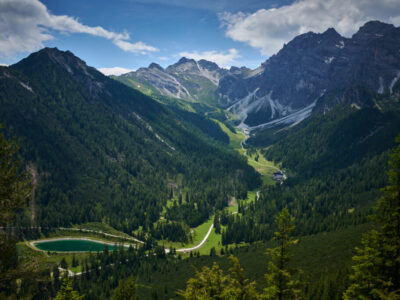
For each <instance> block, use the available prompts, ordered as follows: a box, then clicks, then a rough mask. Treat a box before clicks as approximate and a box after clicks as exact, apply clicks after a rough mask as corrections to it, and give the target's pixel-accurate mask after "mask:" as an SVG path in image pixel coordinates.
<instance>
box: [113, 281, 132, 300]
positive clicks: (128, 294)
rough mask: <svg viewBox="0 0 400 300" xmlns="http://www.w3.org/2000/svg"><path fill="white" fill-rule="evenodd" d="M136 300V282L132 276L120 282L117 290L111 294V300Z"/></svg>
mask: <svg viewBox="0 0 400 300" xmlns="http://www.w3.org/2000/svg"><path fill="white" fill-rule="evenodd" d="M135 299H136V280H135V278H134V277H133V276H130V277H128V278H127V279H125V280H120V282H119V284H118V286H117V288H116V289H115V290H114V293H113V294H112V297H111V300H135Z"/></svg>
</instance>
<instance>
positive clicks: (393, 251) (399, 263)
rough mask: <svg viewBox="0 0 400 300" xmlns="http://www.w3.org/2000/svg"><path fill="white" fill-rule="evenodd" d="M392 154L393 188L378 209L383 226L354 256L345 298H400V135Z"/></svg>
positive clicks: (387, 190)
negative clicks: (349, 283)
mask: <svg viewBox="0 0 400 300" xmlns="http://www.w3.org/2000/svg"><path fill="white" fill-rule="evenodd" d="M396 142H397V143H398V144H399V145H398V146H397V147H396V148H394V149H393V153H392V154H391V155H390V161H389V163H390V165H391V170H390V171H389V172H388V175H389V185H388V186H387V187H385V188H384V189H383V192H384V195H383V197H382V198H380V199H379V201H378V204H377V206H376V207H375V214H374V216H373V218H374V219H375V221H376V222H377V224H378V225H379V228H378V230H371V231H369V232H368V233H366V234H365V235H364V236H363V238H362V241H361V243H362V247H361V248H356V251H357V255H356V256H354V257H353V261H354V263H355V264H354V266H353V271H354V272H353V274H352V275H351V276H350V280H351V281H352V283H351V285H350V286H349V288H348V289H347V291H346V292H345V293H344V295H343V296H344V299H400V135H399V136H398V137H397V139H396Z"/></svg>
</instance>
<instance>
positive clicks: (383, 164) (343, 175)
mask: <svg viewBox="0 0 400 300" xmlns="http://www.w3.org/2000/svg"><path fill="white" fill-rule="evenodd" d="M397 89H398V85H397ZM374 102H375V103H376V105H374V106H370V107H365V108H361V109H360V108H359V107H355V106H354V105H344V104H343V105H338V106H335V107H334V108H332V109H331V110H323V107H324V103H321V104H320V107H317V109H316V111H315V112H314V114H313V115H312V116H311V117H310V118H308V119H307V120H305V121H303V122H302V123H300V124H299V125H297V126H296V127H293V128H291V129H289V130H287V132H286V133H285V135H284V137H281V139H280V140H278V141H277V142H276V143H274V144H273V145H271V146H269V147H267V148H265V149H264V150H263V151H262V154H263V155H264V156H265V157H266V158H267V159H269V160H273V161H279V162H281V163H282V169H283V170H285V173H286V174H287V176H288V179H287V180H286V181H284V182H283V183H282V184H277V185H276V186H263V188H262V189H261V196H260V200H259V201H257V202H255V203H252V204H250V205H245V204H243V205H241V206H240V207H239V209H240V211H241V213H242V215H243V216H242V217H239V216H230V217H229V218H225V219H224V222H225V223H224V225H227V229H226V231H225V232H223V238H222V242H223V243H224V244H229V243H232V242H236V243H238V242H241V241H246V242H253V241H257V240H266V241H267V240H269V239H270V238H271V234H272V232H271V225H272V223H271V220H272V217H273V216H274V215H276V214H277V212H279V211H280V210H281V209H282V208H283V207H288V208H289V209H290V211H291V213H292V214H293V215H294V216H295V219H296V231H295V233H296V234H297V235H309V234H314V233H317V232H324V231H333V230H336V229H340V228H344V227H346V226H348V225H355V224H360V223H364V222H367V218H366V216H367V215H368V214H369V213H370V212H371V207H372V203H374V201H375V200H376V199H377V197H378V196H379V195H380V189H381V188H382V187H383V186H385V184H386V183H387V182H386V180H387V179H386V176H385V174H386V172H387V167H388V164H387V153H388V151H389V150H390V149H391V148H392V147H393V146H394V140H395V137H396V135H397V134H398V133H399V128H400V113H399V108H400V103H399V92H398V90H396V91H395V92H394V94H389V93H387V94H385V95H376V96H375V98H374ZM319 108H321V110H319ZM260 134H263V133H262V132H261V133H260ZM267 134H268V133H267ZM278 134H279V133H278ZM255 139H257V136H256V137H255Z"/></svg>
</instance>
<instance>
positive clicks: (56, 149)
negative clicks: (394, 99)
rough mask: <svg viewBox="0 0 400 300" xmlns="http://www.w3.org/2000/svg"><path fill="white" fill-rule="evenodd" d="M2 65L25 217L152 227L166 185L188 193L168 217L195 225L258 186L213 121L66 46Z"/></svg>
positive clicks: (2, 97) (51, 223)
mask: <svg viewBox="0 0 400 300" xmlns="http://www.w3.org/2000/svg"><path fill="white" fill-rule="evenodd" d="M1 72H2V74H3V75H2V77H1V80H0V90H1V93H0V101H1V111H0V118H1V119H2V120H3V121H4V122H5V124H6V134H7V135H8V136H16V137H18V140H19V141H20V143H21V144H23V145H24V147H23V148H22V153H21V154H22V156H23V157H24V160H25V162H26V165H27V166H28V167H29V169H30V170H31V173H33V174H34V176H35V178H36V181H37V185H38V186H37V188H36V189H35V191H36V192H35V198H34V201H35V203H34V205H33V204H31V208H32V207H34V208H35V213H34V214H35V216H34V220H28V221H29V222H31V221H33V222H34V224H38V225H39V224H40V226H42V227H58V226H68V225H71V224H77V223H84V222H90V221H98V222H102V221H103V222H106V223H107V224H109V225H111V226H113V227H114V228H117V229H120V230H123V231H125V232H127V233H131V232H132V230H135V229H137V228H138V227H139V226H143V227H144V228H147V229H149V230H150V229H151V226H152V224H153V223H154V222H155V221H157V220H158V219H159V217H160V212H161V211H162V208H163V207H164V206H165V205H166V202H167V200H168V199H169V197H170V194H171V191H170V188H169V186H168V183H172V184H173V185H174V186H175V185H177V186H178V188H179V189H180V190H181V189H185V190H187V191H188V192H187V194H188V197H187V198H188V199H187V202H186V204H185V205H183V206H181V207H179V209H178V211H179V212H178V213H177V214H176V215H175V216H174V219H175V220H177V221H184V222H185V223H186V224H188V225H190V226H195V225H197V224H200V223H202V222H203V221H204V220H205V219H207V218H208V217H209V214H210V213H212V210H213V207H221V208H222V207H224V206H226V205H227V201H228V195H232V196H238V197H244V196H245V195H246V191H247V190H248V189H252V188H254V187H255V186H257V185H258V184H259V178H258V175H257V174H256V173H255V172H254V170H253V169H252V168H250V167H249V166H247V164H246V161H245V159H243V157H240V156H239V155H238V154H237V153H235V152H233V151H231V150H229V149H226V147H224V146H223V144H224V143H225V142H226V138H227V136H226V135H225V134H224V133H223V132H222V131H221V130H220V129H219V128H218V130H217V129H216V126H217V125H216V124H215V123H214V122H212V121H209V120H207V119H205V118H204V117H201V116H199V115H194V114H192V115H189V114H188V113H186V112H182V113H179V114H178V113H173V112H171V111H170V110H169V109H168V108H166V107H165V106H163V105H160V104H159V103H157V102H155V101H154V100H152V99H151V98H149V97H147V96H145V95H143V94H141V93H140V92H137V91H135V90H133V89H130V88H128V87H126V86H124V85H123V84H120V83H118V82H116V81H114V80H112V79H109V78H107V77H105V76H104V75H102V74H101V73H99V72H98V71H96V70H95V69H93V68H90V67H87V66H86V65H85V64H84V62H82V61H81V60H79V59H78V58H76V57H74V56H73V54H72V53H70V52H60V51H58V50H56V49H44V50H42V51H40V52H38V53H35V54H32V55H31V56H29V57H28V58H27V59H24V60H22V61H21V62H20V63H18V64H16V65H14V66H12V67H10V68H2V69H1ZM21 82H22V83H21ZM23 84H26V85H27V86H29V89H28V88H26V87H24V86H23ZM208 132H211V133H210V135H208V134H207V133H208ZM178 181H179V182H178ZM32 209H33V208H32ZM188 209H190V210H191V212H190V213H188V212H187V210H188Z"/></svg>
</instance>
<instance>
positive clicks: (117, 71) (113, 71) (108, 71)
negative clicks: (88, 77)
mask: <svg viewBox="0 0 400 300" xmlns="http://www.w3.org/2000/svg"><path fill="white" fill-rule="evenodd" d="M98 70H99V71H100V72H101V73H103V74H104V75H106V76H110V75H115V76H119V75H122V74H126V73H129V72H132V71H135V70H132V69H126V68H122V67H112V68H98Z"/></svg>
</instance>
